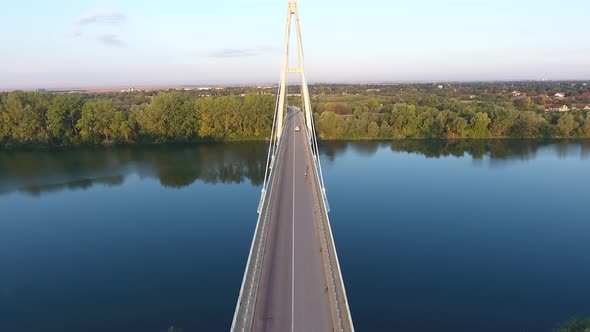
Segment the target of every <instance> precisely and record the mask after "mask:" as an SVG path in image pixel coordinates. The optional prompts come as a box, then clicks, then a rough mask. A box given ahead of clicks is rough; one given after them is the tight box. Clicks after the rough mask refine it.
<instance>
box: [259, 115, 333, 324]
mask: <svg viewBox="0 0 590 332" xmlns="http://www.w3.org/2000/svg"><path fill="white" fill-rule="evenodd" d="M296 126H299V127H300V128H301V131H300V132H295V127H296ZM283 135H284V141H283V147H282V150H281V152H280V155H279V157H278V160H277V163H276V166H275V167H276V169H275V171H276V172H277V174H276V176H275V180H274V183H273V184H272V186H273V188H274V189H273V190H274V193H273V196H272V201H271V202H270V205H269V208H270V209H271V215H270V218H271V219H270V224H269V229H268V232H269V233H268V240H267V244H266V249H265V254H264V261H263V266H262V274H261V279H260V287H259V289H258V295H257V298H256V308H255V312H254V322H253V331H278V332H288V331H293V332H294V331H298V332H304V331H305V332H314V331H318V332H326V331H333V326H332V319H331V315H330V302H329V297H328V292H327V283H326V273H325V271H324V265H323V261H322V253H321V250H320V247H321V246H320V238H319V230H318V228H317V227H318V225H319V223H320V221H319V219H318V218H319V214H320V213H321V212H320V211H319V209H318V208H317V206H318V202H316V201H314V199H315V197H316V196H315V195H313V190H314V187H313V186H312V184H313V182H312V176H314V174H315V173H314V169H313V166H312V165H313V162H312V160H311V153H310V149H309V148H308V147H307V146H306V144H308V143H307V140H306V134H305V124H304V117H303V113H301V111H299V110H297V109H293V108H291V109H289V112H288V114H287V120H286V124H285V129H284V132H283ZM306 172H307V176H306V175H305V174H306Z"/></svg>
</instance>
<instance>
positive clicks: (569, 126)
mask: <svg viewBox="0 0 590 332" xmlns="http://www.w3.org/2000/svg"><path fill="white" fill-rule="evenodd" d="M579 126H580V124H579V123H578V122H577V121H576V120H575V119H574V117H573V115H571V113H567V114H565V115H562V116H561V117H560V118H559V120H558V121H557V128H558V130H559V135H561V136H562V137H570V136H571V135H572V133H573V131H574V130H576V129H578V127H579Z"/></svg>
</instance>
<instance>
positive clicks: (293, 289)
mask: <svg viewBox="0 0 590 332" xmlns="http://www.w3.org/2000/svg"><path fill="white" fill-rule="evenodd" d="M293 121H295V120H293ZM291 135H292V136H291V137H293V231H292V234H293V239H292V241H293V248H292V257H291V264H292V266H291V332H293V331H294V330H295V135H294V134H293V133H292V132H291Z"/></svg>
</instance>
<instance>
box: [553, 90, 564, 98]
mask: <svg viewBox="0 0 590 332" xmlns="http://www.w3.org/2000/svg"><path fill="white" fill-rule="evenodd" d="M555 98H557V99H564V98H565V93H563V92H558V93H556V94H555Z"/></svg>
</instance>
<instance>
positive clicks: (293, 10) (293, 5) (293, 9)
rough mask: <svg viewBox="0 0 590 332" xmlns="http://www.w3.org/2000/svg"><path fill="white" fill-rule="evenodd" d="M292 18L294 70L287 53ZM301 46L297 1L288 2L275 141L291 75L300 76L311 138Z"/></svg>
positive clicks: (280, 124) (283, 114)
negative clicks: (295, 37) (295, 58)
mask: <svg viewBox="0 0 590 332" xmlns="http://www.w3.org/2000/svg"><path fill="white" fill-rule="evenodd" d="M293 18H294V19H295V28H296V31H295V33H296V36H297V51H298V58H299V59H298V66H297V67H296V68H289V51H290V45H289V44H290V41H291V28H292V27H293ZM303 63H304V62H303V44H302V41H301V24H300V22H299V7H298V6H297V0H291V1H289V10H288V12H287V31H286V33H285V52H284V54H283V69H282V71H281V82H280V85H279V100H278V104H277V112H276V119H275V121H276V137H275V138H276V139H277V141H278V140H280V138H281V135H282V134H283V125H284V120H285V111H286V107H285V106H286V105H285V104H286V101H287V94H288V84H287V81H288V76H289V74H291V73H298V74H300V75H301V99H302V111H303V114H304V115H305V125H306V129H307V131H308V133H309V134H310V137H312V131H313V130H314V125H313V114H312V109H311V101H310V100H309V89H308V88H307V79H306V78H305V69H304V65H303Z"/></svg>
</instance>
